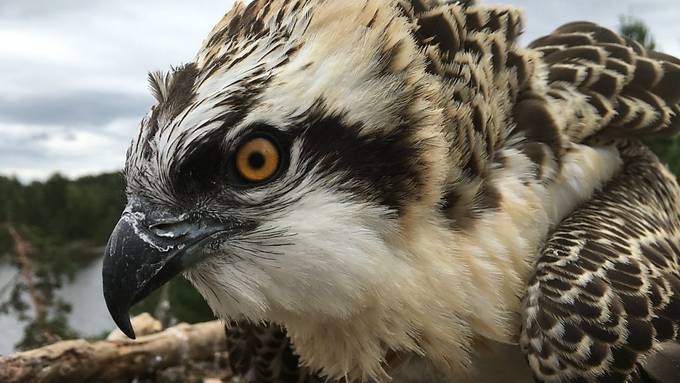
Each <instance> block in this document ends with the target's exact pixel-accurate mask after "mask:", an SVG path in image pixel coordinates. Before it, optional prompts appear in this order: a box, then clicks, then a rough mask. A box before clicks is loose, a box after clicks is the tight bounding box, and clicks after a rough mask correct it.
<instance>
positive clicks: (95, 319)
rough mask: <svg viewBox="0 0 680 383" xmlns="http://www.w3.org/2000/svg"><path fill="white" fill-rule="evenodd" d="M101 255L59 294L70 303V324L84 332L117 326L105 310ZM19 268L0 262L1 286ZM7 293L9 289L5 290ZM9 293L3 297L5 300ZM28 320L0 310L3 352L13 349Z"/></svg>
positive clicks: (88, 332) (99, 332)
mask: <svg viewBox="0 0 680 383" xmlns="http://www.w3.org/2000/svg"><path fill="white" fill-rule="evenodd" d="M101 270H102V259H99V260H97V261H96V262H92V263H91V264H89V265H88V266H87V267H86V268H84V269H83V270H82V271H80V272H79V273H78V274H77V275H76V277H75V278H74V279H73V281H70V282H69V281H68V280H66V281H65V283H64V286H63V287H62V288H61V289H59V291H58V293H57V295H58V296H59V297H61V298H62V299H63V300H65V301H66V302H68V303H70V304H71V313H70V315H69V324H70V325H71V327H73V328H74V329H75V330H76V331H78V333H79V334H80V335H81V336H94V335H99V334H101V333H102V332H104V331H110V330H111V329H113V328H114V327H115V325H114V324H113V321H112V320H111V318H110V317H109V312H108V311H107V310H106V304H105V303H104V296H103V295H102V275H101ZM15 274H16V269H15V268H14V267H12V266H11V265H7V264H0V286H3V285H4V284H5V283H7V281H9V280H10V279H12V278H13V277H14V275H15ZM6 294H7V293H6ZM6 298H7V297H6V296H5V297H0V299H2V300H3V301H4V299H6ZM24 325H25V323H23V322H20V321H18V320H17V319H16V318H15V317H13V316H11V315H6V314H0V354H8V353H11V352H13V351H14V344H16V343H17V342H18V341H19V340H20V339H21V337H22V336H23V329H24Z"/></svg>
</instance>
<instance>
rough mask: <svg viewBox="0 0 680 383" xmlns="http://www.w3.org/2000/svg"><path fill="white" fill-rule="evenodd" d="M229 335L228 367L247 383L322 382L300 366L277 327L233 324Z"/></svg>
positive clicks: (283, 333)
mask: <svg viewBox="0 0 680 383" xmlns="http://www.w3.org/2000/svg"><path fill="white" fill-rule="evenodd" d="M225 330H226V333H227V342H228V351H229V364H230V365H231V369H232V371H233V372H234V373H235V374H237V375H240V376H241V377H242V378H243V379H244V381H245V382H246V383H266V382H276V383H321V382H323V381H325V380H322V379H320V378H319V377H317V376H316V375H315V374H313V373H311V372H310V371H309V370H308V369H306V368H305V367H302V366H300V365H299V359H298V356H297V355H295V354H294V352H293V349H292V347H291V344H290V341H289V339H288V337H287V336H286V333H285V331H284V330H283V329H281V328H280V327H279V326H276V325H264V324H261V325H256V324H252V323H248V322H239V323H231V324H230V325H229V326H227V327H226V328H225Z"/></svg>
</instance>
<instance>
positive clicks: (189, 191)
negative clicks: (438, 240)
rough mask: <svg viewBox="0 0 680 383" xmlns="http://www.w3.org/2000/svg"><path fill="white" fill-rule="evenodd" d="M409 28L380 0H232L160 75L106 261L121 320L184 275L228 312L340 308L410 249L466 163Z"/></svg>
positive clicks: (346, 308) (372, 293) (362, 300)
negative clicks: (193, 49) (196, 43)
mask: <svg viewBox="0 0 680 383" xmlns="http://www.w3.org/2000/svg"><path fill="white" fill-rule="evenodd" d="M317 3H319V4H317ZM321 3H322V4H321ZM411 28H412V26H411V25H410V24H409V23H408V22H407V20H406V18H404V17H403V16H402V13H401V11H400V10H399V9H397V7H396V6H391V7H384V2H381V1H366V2H346V1H340V0H333V1H331V0H329V1H324V2H310V1H292V2H291V1H271V2H267V1H256V2H254V3H251V4H250V5H249V6H247V7H246V6H244V5H242V4H238V5H237V6H236V7H235V8H234V9H233V10H232V11H231V12H230V13H229V14H227V15H226V16H225V18H224V19H223V20H222V21H221V22H220V23H219V24H218V25H217V26H216V27H215V29H214V30H213V31H212V32H211V34H210V35H209V37H208V38H207V39H206V41H205V43H204V45H203V47H202V48H201V50H200V51H199V53H198V55H197V56H196V58H195V60H194V61H193V62H191V63H189V64H186V65H183V66H181V67H177V68H174V69H173V70H171V71H170V72H169V73H167V74H161V73H154V74H152V75H151V76H150V82H151V88H152V91H153V94H154V96H155V98H156V101H157V102H156V104H155V105H154V106H153V107H152V108H151V111H150V112H149V113H148V114H147V115H146V117H145V118H144V119H143V121H142V122H141V126H140V129H139V132H138V133H137V134H136V136H135V138H134V139H133V142H132V144H131V146H130V148H129V150H128V152H127V160H126V165H125V171H124V173H125V179H126V182H127V190H126V193H127V198H128V204H127V207H126V209H125V211H124V212H123V214H122V217H121V218H120V221H119V222H118V224H117V225H116V227H115V229H114V230H113V233H112V234H111V237H110V240H109V242H108V245H107V248H106V255H105V262H104V268H103V277H104V296H105V298H106V302H107V305H108V308H109V311H110V312H111V314H112V316H113V318H114V320H115V321H116V323H117V325H118V326H119V327H120V328H121V329H122V330H123V332H125V333H126V334H127V335H128V336H131V337H133V336H134V332H133V330H132V328H131V326H130V322H129V317H128V310H129V308H130V306H131V305H133V304H134V303H136V302H138V301H140V300H141V299H142V298H144V297H145V296H146V295H148V294H149V293H150V292H151V291H153V290H154V289H156V288H158V287H159V286H161V285H162V284H164V283H166V282H168V281H169V280H170V279H171V278H173V277H174V276H176V275H178V274H183V275H184V276H185V277H186V278H187V279H189V280H190V281H191V282H192V283H193V284H194V286H195V287H196V288H197V289H198V290H199V292H200V293H201V294H202V295H203V297H204V298H205V299H206V300H207V302H208V303H209V305H210V306H211V308H212V309H213V310H214V311H215V312H216V314H218V315H219V316H220V317H223V318H230V319H240V318H246V319H249V320H253V321H259V320H271V319H275V318H277V315H279V316H278V317H280V316H285V315H298V316H300V317H305V316H318V317H325V318H345V317H348V316H350V315H352V314H353V313H356V312H358V311H360V310H362V309H364V308H366V307H370V305H371V304H372V302H374V301H375V300H376V299H378V297H379V295H380V294H381V292H382V289H385V286H390V285H393V281H389V280H390V279H391V278H394V275H396V274H395V273H392V271H393V270H397V269H399V270H403V269H405V268H407V265H408V263H409V262H415V261H414V260H412V259H409V257H408V256H406V255H405V253H404V251H405V250H404V249H405V248H406V247H407V244H406V242H407V240H408V238H409V235H410V231H411V230H414V228H415V227H418V225H419V224H420V223H421V222H425V221H431V220H434V219H438V218H437V211H438V209H440V208H441V203H440V201H441V198H442V190H443V189H444V187H445V185H446V184H447V182H450V180H451V179H452V177H454V178H455V172H456V171H458V170H456V169H457V168H456V167H455V166H449V165H448V164H454V165H455V163H456V160H455V158H453V157H452V156H454V154H452V153H453V152H452V151H451V150H450V144H449V143H448V140H447V139H446V133H445V132H443V128H442V123H441V119H442V116H441V115H442V107H440V106H438V105H442V104H443V103H442V102H441V100H439V98H438V97H440V96H438V94H439V92H438V91H437V87H436V86H435V85H434V83H433V81H431V80H429V79H428V78H429V77H428V76H427V74H426V63H425V62H424V60H423V58H422V55H421V54H419V48H418V46H417V45H416V42H415V41H414V39H413V37H412V29H411ZM445 164H447V165H445ZM397 274H398V273H397ZM387 281H389V283H386V282H387Z"/></svg>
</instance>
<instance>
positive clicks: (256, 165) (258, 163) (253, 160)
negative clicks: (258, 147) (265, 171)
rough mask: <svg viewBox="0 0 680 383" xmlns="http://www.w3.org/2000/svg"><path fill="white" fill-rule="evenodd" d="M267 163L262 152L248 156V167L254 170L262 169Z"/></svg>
mask: <svg viewBox="0 0 680 383" xmlns="http://www.w3.org/2000/svg"><path fill="white" fill-rule="evenodd" d="M265 162H266V159H265V158H264V155H263V154H262V153H261V152H253V153H250V156H248V165H249V166H250V167H251V168H253V169H261V168H262V167H263V166H264V164H265Z"/></svg>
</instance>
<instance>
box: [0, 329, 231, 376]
mask: <svg viewBox="0 0 680 383" xmlns="http://www.w3.org/2000/svg"><path fill="white" fill-rule="evenodd" d="M225 348H226V340H225V334H224V324H223V323H222V322H220V321H211V322H205V323H199V324H195V325H189V324H186V323H181V324H179V325H177V326H175V327H171V328H169V329H167V330H165V331H162V332H159V333H156V334H151V335H146V336H142V337H140V338H138V339H137V340H124V341H121V340H118V341H99V342H88V341H85V340H70V341H63V342H58V343H55V344H52V345H49V346H46V347H42V348H39V349H35V350H31V351H26V352H20V353H15V354H11V355H8V356H4V357H0V382H31V383H33V382H86V381H95V382H122V381H129V380H130V379H131V378H133V377H135V376H140V375H144V374H149V373H152V372H153V371H156V370H158V369H162V368H166V367H169V366H176V365H181V364H182V363H183V362H187V361H206V360H213V358H214V357H215V354H216V353H217V352H220V351H224V349H225Z"/></svg>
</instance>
